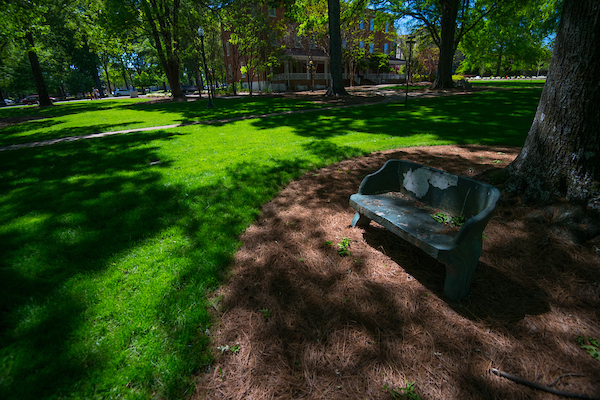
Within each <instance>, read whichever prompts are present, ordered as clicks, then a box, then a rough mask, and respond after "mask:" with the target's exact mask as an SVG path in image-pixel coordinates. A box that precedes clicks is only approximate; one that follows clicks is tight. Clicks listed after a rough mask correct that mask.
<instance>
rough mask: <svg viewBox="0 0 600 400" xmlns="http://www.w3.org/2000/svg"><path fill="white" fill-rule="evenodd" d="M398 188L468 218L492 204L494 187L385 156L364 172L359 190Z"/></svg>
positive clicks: (381, 191) (384, 190) (364, 192)
mask: <svg viewBox="0 0 600 400" xmlns="http://www.w3.org/2000/svg"><path fill="white" fill-rule="evenodd" d="M386 192H400V193H402V194H404V195H406V196H409V197H411V198H413V199H415V200H417V201H420V202H423V203H424V204H426V205H428V206H431V207H434V208H439V209H441V210H442V211H443V212H445V213H448V214H450V215H452V216H461V217H466V218H470V217H472V216H474V215H477V214H479V213H480V212H482V211H484V210H486V209H487V208H489V207H492V209H493V208H494V207H495V205H496V202H497V201H498V198H499V196H500V192H499V191H498V189H496V188H494V187H493V186H491V185H488V184H486V183H483V182H478V181H476V180H474V179H470V178H465V177H462V176H457V175H453V174H450V173H448V172H444V171H440V170H438V169H435V168H430V167H425V166H423V165H420V164H416V163H413V162H410V161H404V160H389V161H387V162H386V163H385V165H384V166H383V167H382V168H381V169H380V170H379V171H377V172H375V173H374V174H371V175H369V176H367V177H366V178H365V179H364V180H363V182H362V183H361V185H360V188H359V189H358V193H359V194H379V193H386Z"/></svg>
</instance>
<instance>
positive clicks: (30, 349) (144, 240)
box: [0, 131, 349, 399]
mask: <svg viewBox="0 0 600 400" xmlns="http://www.w3.org/2000/svg"><path fill="white" fill-rule="evenodd" d="M176 134H177V132H171V133H169V131H166V132H162V131H157V132H152V133H143V134H127V135H121V136H113V137H110V138H105V139H102V140H96V141H81V142H76V143H70V144H59V145H55V146H51V147H47V148H36V149H25V150H19V151H15V152H7V153H5V156H3V158H2V161H1V163H2V166H1V169H0V170H1V171H2V176H1V179H0V195H1V197H0V199H1V202H0V209H1V211H2V212H1V213H0V227H1V228H0V229H1V230H0V251H1V253H2V254H3V257H2V259H1V260H0V339H1V340H0V342H1V343H2V348H1V349H0V359H1V360H2V362H1V363H0V365H1V366H2V367H1V369H0V374H1V375H0V376H2V381H1V382H2V383H1V384H0V394H1V396H0V397H3V398H7V399H8V398H11V399H12V398H14V399H18V398H36V397H52V396H57V397H60V396H66V395H67V394H70V395H76V396H80V397H91V396H92V395H100V396H103V395H108V393H113V392H115V393H120V394H121V395H124V396H125V395H136V396H142V397H145V396H150V395H151V394H152V393H160V394H161V395H163V396H165V397H174V398H177V397H180V396H182V393H183V392H184V391H185V390H186V389H188V387H189V386H188V385H189V377H190V376H191V374H192V373H193V372H194V371H197V370H198V368H200V367H201V366H202V365H206V364H207V363H208V362H209V361H210V355H209V353H208V352H207V350H206V348H207V346H208V340H207V339H206V336H205V335H204V334H203V333H202V332H203V331H204V329H205V327H206V326H208V324H209V323H210V317H209V315H208V314H207V312H206V298H205V296H206V292H207V291H208V290H211V289H213V288H214V287H215V286H216V285H218V284H219V282H220V281H221V279H222V274H223V269H224V267H226V266H227V265H228V264H229V263H230V260H231V256H232V254H233V253H234V251H235V249H236V248H237V244H238V235H239V234H240V233H241V232H242V231H243V230H244V229H245V228H246V227H247V226H248V225H249V224H250V223H251V222H252V221H253V219H254V218H256V216H257V215H258V210H259V206H260V205H261V204H263V203H265V202H266V201H268V200H269V199H270V198H271V197H272V196H274V195H275V194H276V193H277V191H279V190H280V189H281V188H282V187H283V186H284V185H285V184H286V183H287V182H289V181H290V180H291V179H293V178H295V177H297V176H298V175H299V174H300V173H302V172H303V171H307V170H309V169H312V168H314V164H313V163H314V162H315V160H314V158H313V159H310V160H309V159H295V160H284V159H270V160H269V161H267V162H265V163H264V164H261V165H257V164H256V163H234V164H232V165H231V166H230V167H229V168H228V169H226V170H225V171H223V172H222V173H218V174H215V177H214V178H210V179H207V180H206V181H202V182H200V183H198V184H193V185H188V184H186V183H185V179H183V178H185V177H183V176H182V177H180V178H181V179H182V180H181V182H182V183H177V184H175V183H173V182H172V181H171V180H170V179H166V178H165V176H164V173H165V172H166V171H171V172H172V171H173V170H174V169H175V168H176V167H174V166H173V164H172V163H173V162H174V161H173V160H170V159H168V158H164V154H163V155H161V154H162V153H161V149H160V142H161V141H167V140H171V139H172V136H173V135H176ZM329 150H331V149H329ZM346 151H349V150H348V149H344V151H341V152H339V154H334V155H331V154H329V156H330V157H333V159H336V160H338V159H340V157H343V156H344V155H345V152H346ZM317 153H318V151H317ZM188 178H197V177H196V176H193V177H188ZM176 242H177V243H176ZM136 271H140V272H136ZM141 271H143V272H141ZM138 276H145V277H143V278H137V277H138ZM154 286H156V289H152V288H153V287H154ZM116 299H118V301H115V300H116ZM140 307H141V308H142V309H140ZM138 313H140V314H142V315H144V317H138V316H136V314H138ZM132 321H133V322H132ZM135 321H137V322H135ZM138 323H139V325H138Z"/></svg>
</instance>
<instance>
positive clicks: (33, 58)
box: [25, 32, 52, 106]
mask: <svg viewBox="0 0 600 400" xmlns="http://www.w3.org/2000/svg"><path fill="white" fill-rule="evenodd" d="M25 39H26V40H27V42H28V43H29V46H30V48H29V51H28V52H27V55H28V56H29V63H30V64H31V72H32V73H33V80H34V81H35V87H36V88H37V92H38V96H39V103H40V106H51V105H52V102H51V101H50V97H49V96H48V88H47V87H46V81H44V75H43V74H42V68H41V67H40V61H39V59H38V56H37V53H36V52H35V51H34V50H33V49H34V47H35V44H34V42H33V35H32V34H31V32H27V33H26V34H25Z"/></svg>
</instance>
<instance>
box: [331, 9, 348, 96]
mask: <svg viewBox="0 0 600 400" xmlns="http://www.w3.org/2000/svg"><path fill="white" fill-rule="evenodd" d="M327 13H328V15H329V57H330V59H331V64H330V68H331V82H332V85H331V87H330V88H329V90H328V91H327V95H328V96H345V95H347V94H348V93H346V89H344V81H343V80H342V35H341V33H340V0H327Z"/></svg>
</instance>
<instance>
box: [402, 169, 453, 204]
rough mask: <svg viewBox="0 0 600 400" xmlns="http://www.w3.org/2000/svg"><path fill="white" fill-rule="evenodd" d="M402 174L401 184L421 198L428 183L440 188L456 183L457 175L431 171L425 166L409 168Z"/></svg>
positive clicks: (426, 190) (425, 192)
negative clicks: (402, 180)
mask: <svg viewBox="0 0 600 400" xmlns="http://www.w3.org/2000/svg"><path fill="white" fill-rule="evenodd" d="M403 175H404V182H403V183H402V186H404V188H406V190H408V191H410V192H413V193H414V194H415V196H417V197H418V198H422V197H423V196H425V195H426V194H427V192H428V191H429V185H430V184H431V185H432V186H433V187H436V188H438V189H441V190H446V189H448V188H449V187H450V186H457V185H458V176H456V175H452V174H447V173H440V172H436V171H432V170H430V169H427V168H419V169H416V170H414V171H413V170H412V169H410V170H409V171H408V172H406V173H404V174H403Z"/></svg>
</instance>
